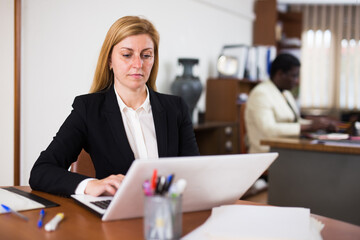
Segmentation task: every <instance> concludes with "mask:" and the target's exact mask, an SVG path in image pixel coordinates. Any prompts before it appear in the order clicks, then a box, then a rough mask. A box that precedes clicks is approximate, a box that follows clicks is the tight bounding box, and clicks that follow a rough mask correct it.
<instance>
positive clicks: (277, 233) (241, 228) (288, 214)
mask: <svg viewBox="0 0 360 240" xmlns="http://www.w3.org/2000/svg"><path fill="white" fill-rule="evenodd" d="M323 227H324V225H323V224H322V223H321V222H319V221H317V220H316V219H314V218H312V217H311V216H310V210H309V209H306V208H291V207H272V206H247V205H228V206H221V207H217V208H213V210H212V213H211V216H210V218H209V219H208V220H207V221H206V222H205V223H204V224H203V225H202V226H200V227H199V228H197V229H195V230H194V231H193V232H191V233H189V234H188V235H186V236H185V237H184V238H182V239H183V240H192V239H196V240H202V239H210V240H218V239H222V240H224V239H226V240H235V239H294V240H297V239H299V240H300V239H301V240H315V239H316V240H318V239H319V240H321V239H322V238H321V235H320V231H321V230H322V228H323Z"/></svg>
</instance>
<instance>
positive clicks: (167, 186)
mask: <svg viewBox="0 0 360 240" xmlns="http://www.w3.org/2000/svg"><path fill="white" fill-rule="evenodd" d="M173 179H174V174H170V175H169V176H168V177H167V179H166V183H165V187H164V190H165V192H168V191H169V188H170V186H171V183H172V181H173Z"/></svg>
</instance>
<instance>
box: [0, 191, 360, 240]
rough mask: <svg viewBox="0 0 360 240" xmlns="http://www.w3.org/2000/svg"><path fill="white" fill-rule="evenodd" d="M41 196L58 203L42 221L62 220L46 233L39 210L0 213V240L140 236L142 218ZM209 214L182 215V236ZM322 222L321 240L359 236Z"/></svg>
mask: <svg viewBox="0 0 360 240" xmlns="http://www.w3.org/2000/svg"><path fill="white" fill-rule="evenodd" d="M18 188H20V189H22V190H25V191H29V192H30V191H31V189H30V187H18ZM31 192H32V193H34V194H37V195H39V196H41V197H44V198H46V199H49V200H51V201H54V202H56V203H59V204H60V206H59V207H54V208H47V209H46V215H45V218H44V222H45V223H46V222H48V221H49V220H50V219H51V218H53V216H54V215H55V214H56V213H58V212H64V214H65V219H64V220H63V222H61V223H60V225H59V227H58V229H57V230H56V231H54V232H46V231H45V230H44V229H43V228H42V229H38V228H37V220H38V218H39V210H30V211H24V212H22V213H23V214H24V215H26V216H27V217H28V218H29V219H30V220H29V221H28V222H26V221H24V220H23V219H21V218H19V217H16V216H13V215H10V214H2V215H0V237H1V239H78V240H81V239H86V240H92V239H96V240H98V239H107V240H111V239H132V240H134V239H143V220H142V218H137V219H130V220H118V221H112V222H102V221H101V220H100V218H98V217H97V216H95V215H94V214H92V213H91V212H90V211H88V210H86V209H85V208H83V207H81V206H79V205H77V204H76V203H75V202H74V200H72V199H70V198H62V197H58V196H54V195H51V194H47V193H43V192H38V191H31ZM237 203H238V204H249V205H254V204H256V203H252V202H247V201H240V200H239V201H238V202H237ZM209 216H210V210H209V211H199V212H192V213H184V214H183V235H186V234H188V233H189V232H191V231H192V230H194V229H195V228H197V227H198V226H200V225H201V224H203V223H204V222H205V220H206V219H207V218H208V217H209ZM313 216H314V217H315V218H317V219H318V220H320V221H322V222H323V223H324V224H325V228H324V229H323V230H322V232H321V234H322V236H323V238H324V239H325V240H329V239H343V240H347V239H349V240H352V239H354V240H355V239H360V227H359V226H355V225H352V224H348V223H345V222H341V221H337V220H334V219H330V218H326V217H322V216H317V215H313Z"/></svg>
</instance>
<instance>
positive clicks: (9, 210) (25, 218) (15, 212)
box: [1, 204, 29, 221]
mask: <svg viewBox="0 0 360 240" xmlns="http://www.w3.org/2000/svg"><path fill="white" fill-rule="evenodd" d="M1 206H2V207H3V208H4V209H5V211H6V212H9V213H13V214H15V215H17V216H19V217H21V218H22V219H24V220H26V221H28V220H29V219H28V218H27V217H26V216H24V215H22V214H21V213H19V212H17V211H15V210H13V209H11V208H9V207H8V206H5V205H4V204H1Z"/></svg>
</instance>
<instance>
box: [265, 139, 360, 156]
mask: <svg viewBox="0 0 360 240" xmlns="http://www.w3.org/2000/svg"><path fill="white" fill-rule="evenodd" d="M261 144H262V145H268V146H270V147H272V148H288V149H296V150H305V151H319V152H333V153H345V154H360V147H351V146H350V147H347V146H346V147H345V146H330V145H324V144H319V143H317V144H314V143H312V141H311V140H307V139H299V138H270V139H264V140H261Z"/></svg>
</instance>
